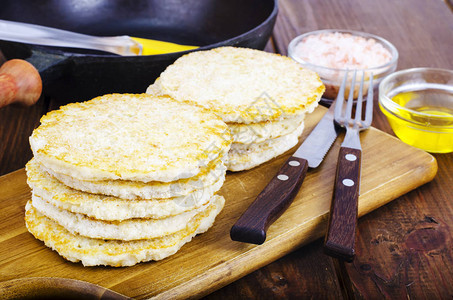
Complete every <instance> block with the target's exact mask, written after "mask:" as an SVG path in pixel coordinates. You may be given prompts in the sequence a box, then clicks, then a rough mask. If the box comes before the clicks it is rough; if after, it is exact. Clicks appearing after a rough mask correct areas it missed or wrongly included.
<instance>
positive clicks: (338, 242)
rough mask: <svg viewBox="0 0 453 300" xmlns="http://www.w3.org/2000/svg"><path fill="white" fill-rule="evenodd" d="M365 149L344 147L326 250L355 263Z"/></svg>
mask: <svg viewBox="0 0 453 300" xmlns="http://www.w3.org/2000/svg"><path fill="white" fill-rule="evenodd" d="M361 159H362V151H361V150H359V149H353V148H347V147H340V153H339V155H338V164H337V174H336V178H335V187H334V194H333V199H332V204H331V207H330V218H329V225H328V229H327V235H326V238H325V242H324V252H325V253H326V254H328V255H330V256H333V257H336V258H340V259H342V260H345V261H348V262H351V261H352V260H353V259H354V255H355V250H354V245H355V237H356V228H357V212H358V209H357V208H358V199H359V191H360V169H361Z"/></svg>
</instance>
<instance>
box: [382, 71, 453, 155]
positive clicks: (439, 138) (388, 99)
mask: <svg viewBox="0 0 453 300" xmlns="http://www.w3.org/2000/svg"><path fill="white" fill-rule="evenodd" d="M379 106H380V108H381V111H382V112H383V113H384V114H385V115H386V116H387V119H388V121H389V123H390V126H391V127H392V129H393V132H394V133H395V135H396V136H398V138H399V139H401V140H402V141H403V142H405V143H407V144H409V145H412V146H414V147H417V148H420V149H423V150H425V151H428V152H435V153H448V152H453V72H452V71H449V70H441V69H427V68H418V69H410V70H405V71H400V72H396V73H394V74H392V75H389V76H388V77H386V78H385V79H384V80H383V81H382V83H381V84H380V86H379Z"/></svg>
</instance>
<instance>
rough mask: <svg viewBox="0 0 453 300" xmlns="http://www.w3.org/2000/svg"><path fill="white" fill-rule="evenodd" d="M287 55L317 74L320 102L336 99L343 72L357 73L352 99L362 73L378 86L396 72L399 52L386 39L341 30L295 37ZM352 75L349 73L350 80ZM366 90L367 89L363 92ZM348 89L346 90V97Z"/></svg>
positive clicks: (319, 31)
mask: <svg viewBox="0 0 453 300" xmlns="http://www.w3.org/2000/svg"><path fill="white" fill-rule="evenodd" d="M288 56H289V57H291V58H292V59H294V60H295V61H297V62H298V63H300V64H301V65H302V66H304V67H306V68H308V69H311V70H313V71H315V72H317V73H318V74H319V77H320V78H321V80H322V81H323V83H324V85H325V86H326V91H325V92H324V95H323V99H324V101H325V102H331V101H332V100H333V99H335V98H336V97H337V94H338V90H339V88H340V85H341V82H342V80H343V77H344V74H345V72H346V70H350V71H351V70H357V71H358V73H357V80H356V85H355V87H354V97H355V98H357V94H358V89H359V83H358V82H359V80H358V79H359V78H361V76H362V71H363V72H365V76H366V77H367V79H368V78H369V77H370V76H373V85H374V86H375V87H377V86H378V85H379V83H380V82H381V80H382V79H383V78H384V77H385V76H387V75H388V74H390V73H393V72H394V71H395V70H396V66H397V63H398V51H397V50H396V48H395V46H393V45H392V44H391V43H390V42H388V41H387V40H385V39H383V38H381V37H379V36H377V35H373V34H369V33H365V32H359V31H352V30H340V29H325V30H318V31H312V32H308V33H305V34H302V35H300V36H298V37H296V38H294V39H293V40H292V41H291V43H290V44H289V46H288ZM352 75H353V72H349V73H348V77H349V78H348V79H349V80H350V81H352ZM364 90H365V91H366V90H367V87H365V89H364ZM348 94H349V89H348V88H347V89H346V91H345V97H347V95H348Z"/></svg>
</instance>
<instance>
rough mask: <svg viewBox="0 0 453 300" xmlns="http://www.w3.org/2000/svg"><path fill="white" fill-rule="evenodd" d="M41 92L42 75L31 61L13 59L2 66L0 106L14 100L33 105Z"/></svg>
mask: <svg viewBox="0 0 453 300" xmlns="http://www.w3.org/2000/svg"><path fill="white" fill-rule="evenodd" d="M41 92H42V81H41V76H40V75H39V72H38V70H36V68H35V67H34V66H33V65H32V64H30V63H29V62H27V61H25V60H21V59H11V60H8V61H7V62H5V63H4V64H3V65H2V66H1V67H0V108H1V107H3V106H6V105H8V104H11V103H13V102H18V103H21V104H23V105H26V106H29V105H33V104H35V103H36V101H38V99H39V97H40V96H41Z"/></svg>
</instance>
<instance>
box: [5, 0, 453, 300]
mask: <svg viewBox="0 0 453 300" xmlns="http://www.w3.org/2000/svg"><path fill="white" fill-rule="evenodd" d="M447 2H448V1H446V2H442V1H424V0H400V1H392V0H382V1H372V0H361V1H359V0H342V1H334V0H325V1H318V0H310V1H302V0H298V1H296V0H292V1H289V0H280V1H279V5H280V12H279V16H278V20H277V24H276V27H275V29H274V34H273V37H272V40H271V41H270V42H269V44H268V46H267V48H266V50H267V51H272V52H277V53H281V54H284V55H286V54H287V45H288V43H289V42H290V40H291V39H292V38H294V37H295V36H297V35H299V34H302V33H304V32H308V31H312V30H317V29H325V28H338V29H352V30H359V31H366V32H370V33H373V34H377V35H380V36H382V37H384V38H386V39H388V40H389V41H390V42H392V43H393V44H394V45H395V46H396V48H397V49H398V51H399V54H400V57H399V63H398V69H407V68H412V67H438V68H445V69H453V55H452V53H453V34H452V32H453V13H452V11H451V10H450V9H449V7H448V6H447V4H446V3H447ZM375 99H377V98H375ZM61 104H63V103H61V102H59V103H57V102H55V101H53V99H48V98H45V97H42V98H41V99H40V100H39V101H38V103H37V104H36V105H34V106H32V107H25V108H24V107H19V106H8V107H6V108H2V109H1V110H0V174H6V173H9V172H11V171H14V170H16V169H19V168H22V167H24V165H25V163H26V162H27V161H28V160H29V159H30V158H31V151H30V147H29V144H28V137H29V135H30V134H31V132H32V130H33V128H35V127H36V126H37V125H38V124H39V118H40V117H41V115H42V114H43V113H45V112H46V111H48V110H50V109H54V108H57V107H58V106H59V105H61ZM375 105H376V104H375ZM372 125H373V126H374V127H376V128H379V129H381V130H383V131H385V132H388V133H391V134H392V131H391V129H390V126H389V125H388V123H387V121H386V119H385V117H384V115H383V114H382V113H381V112H380V111H379V109H378V107H377V105H376V106H375V112H374V116H373V124H372ZM434 156H435V157H436V159H437V162H438V166H439V170H438V174H437V175H436V177H435V179H434V180H433V181H432V182H430V183H428V184H425V185H424V186H422V187H420V188H418V189H416V190H414V191H412V192H409V193H408V194H406V195H404V196H402V197H399V198H397V199H396V200H394V201H392V202H391V203H389V204H387V205H385V206H383V207H381V208H379V209H378V210H376V211H374V212H372V213H370V214H368V215H366V216H364V217H362V218H360V219H359V222H358V238H357V241H356V258H355V260H354V262H353V263H350V264H348V263H346V264H344V263H339V262H338V261H337V260H335V259H332V258H330V257H328V256H326V255H324V254H323V250H322V240H317V241H315V242H313V243H311V244H309V245H307V246H305V247H302V248H300V249H298V250H297V251H295V252H293V253H290V254H288V255H286V256H285V257H283V258H281V259H280V260H278V261H276V262H274V263H271V264H269V265H267V266H265V267H263V268H261V269H259V270H257V271H255V272H253V273H251V274H249V275H247V276H245V277H243V278H242V279H240V280H238V281H236V282H234V283H232V284H230V285H228V286H226V287H224V288H222V289H220V290H218V291H216V292H214V293H212V294H211V295H209V296H208V297H207V298H208V299H269V298H274V299H286V298H316V299H318V298H321V299H323V298H328V299H338V298H367V299H382V298H392V299H399V298H405V299H408V298H411V299H439V298H441V299H451V298H452V297H453V225H452V224H453V154H452V153H450V154H435V155H434Z"/></svg>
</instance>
